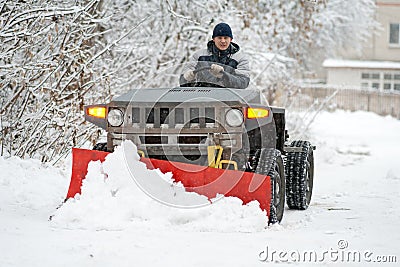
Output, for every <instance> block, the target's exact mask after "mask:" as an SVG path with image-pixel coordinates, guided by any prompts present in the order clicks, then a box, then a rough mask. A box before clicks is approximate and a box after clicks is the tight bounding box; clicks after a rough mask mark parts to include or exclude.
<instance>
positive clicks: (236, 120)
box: [225, 109, 243, 127]
mask: <svg viewBox="0 0 400 267" xmlns="http://www.w3.org/2000/svg"><path fill="white" fill-rule="evenodd" d="M225 120H226V123H227V124H228V125H229V126H231V127H238V126H240V125H242V123H243V113H242V112H241V111H240V110H238V109H231V110H229V111H228V112H227V113H226V115H225Z"/></svg>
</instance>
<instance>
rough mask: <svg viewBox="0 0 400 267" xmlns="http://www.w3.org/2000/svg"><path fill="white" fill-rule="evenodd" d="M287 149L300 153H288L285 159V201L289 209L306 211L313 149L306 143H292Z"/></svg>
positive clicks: (309, 190) (311, 178)
mask: <svg viewBox="0 0 400 267" xmlns="http://www.w3.org/2000/svg"><path fill="white" fill-rule="evenodd" d="M289 147H300V148H302V152H288V153H287V158H286V168H285V174H286V201H287V204H288V206H289V208H290V209H297V210H306V209H307V208H308V206H309V205H310V201H311V196H312V189H313V183H314V155H313V148H312V146H311V144H310V142H308V141H293V142H292V143H291V144H290V146H289Z"/></svg>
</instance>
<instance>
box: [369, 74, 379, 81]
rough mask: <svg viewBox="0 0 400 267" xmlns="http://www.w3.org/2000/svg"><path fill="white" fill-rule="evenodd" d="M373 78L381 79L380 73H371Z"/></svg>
mask: <svg viewBox="0 0 400 267" xmlns="http://www.w3.org/2000/svg"><path fill="white" fill-rule="evenodd" d="M371 79H374V80H379V73H372V74H371Z"/></svg>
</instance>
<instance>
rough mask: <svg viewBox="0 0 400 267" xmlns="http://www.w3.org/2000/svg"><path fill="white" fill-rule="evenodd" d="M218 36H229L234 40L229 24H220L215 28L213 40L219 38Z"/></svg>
mask: <svg viewBox="0 0 400 267" xmlns="http://www.w3.org/2000/svg"><path fill="white" fill-rule="evenodd" d="M217 36H228V37H231V38H232V39H233V35H232V30H231V27H229V25H228V24H226V23H223V22H221V23H218V24H217V25H216V26H215V28H214V31H213V36H212V38H214V37H217Z"/></svg>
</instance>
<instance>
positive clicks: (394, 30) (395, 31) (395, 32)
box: [389, 23, 400, 45]
mask: <svg viewBox="0 0 400 267" xmlns="http://www.w3.org/2000/svg"><path fill="white" fill-rule="evenodd" d="M399 29H400V24H399V23H390V37H389V43H390V44H393V45H400V34H399Z"/></svg>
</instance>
